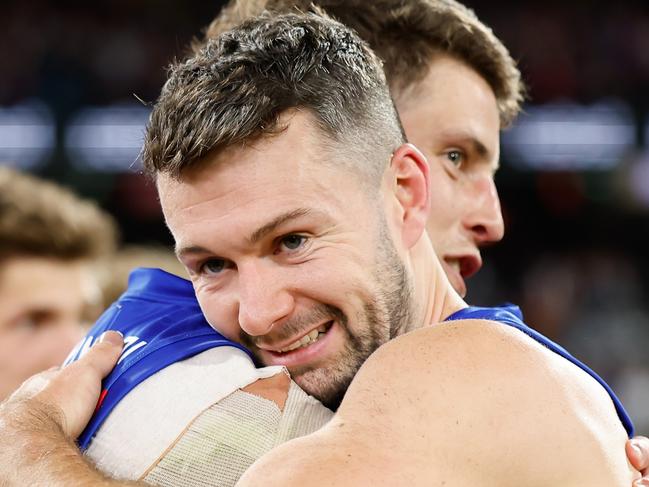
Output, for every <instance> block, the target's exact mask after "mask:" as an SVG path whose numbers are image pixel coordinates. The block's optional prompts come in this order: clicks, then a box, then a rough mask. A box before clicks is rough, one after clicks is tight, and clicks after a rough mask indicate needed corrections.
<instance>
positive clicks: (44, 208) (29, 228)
mask: <svg viewBox="0 0 649 487" xmlns="http://www.w3.org/2000/svg"><path fill="white" fill-rule="evenodd" d="M116 241H117V227H116V225H115V222H114V220H113V219H112V217H110V216H109V215H108V214H107V213H105V212H103V211H102V210H100V209H99V207H98V206H97V204H96V203H94V202H93V201H89V200H83V199H81V198H79V197H78V196H76V195H75V194H73V193H72V192H71V191H69V190H67V189H65V188H62V187H60V186H58V185H56V184H54V183H51V182H48V181H44V180H41V179H39V178H37V177H35V176H31V175H29V174H24V173H21V172H19V171H16V170H14V169H11V168H9V167H0V261H2V260H4V259H9V258H13V257H17V256H23V257H51V258H55V259H59V260H66V261H68V260H69V261H73V260H83V259H97V258H100V257H104V256H106V255H109V254H110V253H111V252H113V251H114V250H115V246H116Z"/></svg>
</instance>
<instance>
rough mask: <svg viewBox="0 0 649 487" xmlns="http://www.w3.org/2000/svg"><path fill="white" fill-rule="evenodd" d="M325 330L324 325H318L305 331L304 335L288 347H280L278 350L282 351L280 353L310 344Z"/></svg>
mask: <svg viewBox="0 0 649 487" xmlns="http://www.w3.org/2000/svg"><path fill="white" fill-rule="evenodd" d="M326 331H327V330H326V328H325V327H324V325H323V326H319V327H318V328H316V329H315V330H311V332H309V333H307V334H306V335H304V336H303V337H302V338H300V339H299V340H295V341H294V342H293V343H291V344H290V345H289V346H288V347H285V348H282V349H280V350H279V351H280V352H282V353H285V352H290V351H291V350H295V349H296V348H300V347H306V346H307V345H310V344H312V343H313V342H315V341H317V340H318V338H319V336H320V334H321V333H325V332H326Z"/></svg>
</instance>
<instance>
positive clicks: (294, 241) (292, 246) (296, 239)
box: [280, 234, 306, 250]
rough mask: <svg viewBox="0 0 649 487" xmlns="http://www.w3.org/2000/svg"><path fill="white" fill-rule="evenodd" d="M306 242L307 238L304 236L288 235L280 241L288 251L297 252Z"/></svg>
mask: <svg viewBox="0 0 649 487" xmlns="http://www.w3.org/2000/svg"><path fill="white" fill-rule="evenodd" d="M305 241H306V237H303V236H302V235H295V234H292V235H286V236H285V237H282V239H281V240H280V244H281V245H283V246H284V247H285V248H287V249H288V250H297V249H299V248H300V247H302V245H304V242H305Z"/></svg>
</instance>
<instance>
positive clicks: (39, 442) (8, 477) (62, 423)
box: [0, 333, 138, 486]
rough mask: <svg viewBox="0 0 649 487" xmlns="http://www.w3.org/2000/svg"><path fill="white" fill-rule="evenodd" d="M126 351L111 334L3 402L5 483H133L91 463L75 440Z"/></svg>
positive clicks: (1, 468)
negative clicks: (103, 382)
mask: <svg viewBox="0 0 649 487" xmlns="http://www.w3.org/2000/svg"><path fill="white" fill-rule="evenodd" d="M121 350H122V341H121V337H119V335H117V334H114V333H110V334H108V335H107V336H106V340H104V341H103V342H101V343H98V344H97V345H95V346H94V347H93V348H92V349H91V350H90V351H89V352H88V354H86V356H84V357H83V358H82V359H81V360H79V361H78V362H75V363H74V364H72V365H70V366H68V367H66V368H65V369H64V370H61V371H48V372H44V373H41V374H38V375H36V376H34V377H32V378H31V379H29V380H28V381H27V382H25V384H23V386H22V387H21V388H20V389H19V390H18V391H16V393H14V394H13V395H12V396H11V397H10V398H9V399H7V401H5V402H4V403H3V404H2V405H0V484H1V485H3V486H4V485H47V486H73V485H74V486H86V485H88V486H90V485H92V486H119V485H124V486H129V485H138V484H132V483H128V482H118V481H113V480H111V479H108V478H106V477H104V476H103V475H102V474H100V473H99V472H98V471H97V470H96V469H94V467H92V466H91V465H90V464H89V463H87V462H86V461H85V460H84V458H83V457H82V456H81V453H80V452H79V450H78V449H77V447H76V445H75V444H74V441H73V438H76V437H77V436H78V435H79V433H80V432H81V431H82V430H83V428H84V426H85V424H86V423H87V422H88V420H89V419H90V416H91V415H92V412H93V410H94V408H95V404H96V403H97V399H98V398H99V392H100V387H101V379H102V378H103V377H105V376H106V375H107V374H108V373H109V372H110V370H111V369H112V367H113V366H114V364H115V362H116V361H117V358H118V357H119V354H120V352H121Z"/></svg>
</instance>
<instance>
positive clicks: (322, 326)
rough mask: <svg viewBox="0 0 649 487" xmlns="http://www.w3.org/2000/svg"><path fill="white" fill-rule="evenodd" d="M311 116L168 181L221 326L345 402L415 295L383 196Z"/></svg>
mask: <svg viewBox="0 0 649 487" xmlns="http://www.w3.org/2000/svg"><path fill="white" fill-rule="evenodd" d="M307 118H308V117H307V115H304V114H297V115H295V116H294V118H293V119H292V120H291V122H290V124H289V127H288V128H287V130H285V131H284V132H282V133H281V134H279V135H276V136H273V137H271V138H269V139H264V140H261V141H258V142H255V143H254V144H252V146H251V145H247V146H246V147H245V148H236V147H235V148H230V149H227V150H225V151H223V152H221V153H220V154H218V155H217V156H216V158H215V159H214V160H210V161H206V162H205V163H204V164H203V165H202V166H201V167H200V168H198V169H196V170H189V171H188V172H187V173H186V174H183V177H182V179H181V180H180V181H178V180H173V179H171V178H169V177H166V176H164V175H161V176H159V177H158V189H159V193H160V199H161V203H162V207H163V210H164V213H165V217H166V220H167V224H168V226H169V228H170V229H171V232H172V233H173V235H174V238H175V240H176V250H177V253H178V256H179V258H180V260H181V261H182V262H183V264H184V265H185V266H186V268H187V270H188V272H189V275H190V278H191V279H192V282H193V284H194V289H195V291H196V295H197V297H198V300H199V303H200V305H201V308H202V309H203V312H204V314H205V316H206V317H207V319H208V321H209V322H210V323H211V324H212V326H213V327H214V328H216V329H217V330H218V331H219V332H221V333H222V334H224V335H225V336H227V337H228V338H230V339H233V340H236V341H239V342H242V343H243V344H245V345H246V346H248V347H249V348H250V349H251V350H252V352H253V353H254V354H255V356H256V357H257V359H258V360H259V362H261V363H262V364H264V365H284V366H286V367H287V368H288V369H289V371H290V372H291V376H292V377H293V378H294V380H295V381H296V382H297V383H298V384H299V385H300V386H301V387H302V388H303V389H304V390H306V391H307V392H308V393H310V394H312V395H314V396H315V397H317V398H319V399H320V400H322V401H323V402H324V403H325V404H328V405H331V406H335V405H336V404H337V402H338V401H339V400H340V398H341V396H342V394H343V392H344V391H345V390H346V388H347V386H348V384H349V382H350V381H351V379H352V378H353V376H354V375H355V373H356V371H357V370H358V368H359V367H360V365H361V364H362V363H363V362H364V361H365V359H366V358H367V356H369V354H371V353H372V352H373V351H374V350H375V349H376V348H377V347H378V346H379V345H381V344H382V343H384V342H386V341H387V340H388V339H389V338H390V334H391V326H392V327H395V326H399V325H400V324H399V321H400V320H409V318H408V316H409V313H408V311H409V310H410V308H411V306H412V304H411V301H412V300H411V296H410V293H409V282H410V280H409V277H408V275H407V272H406V270H405V269H404V267H403V264H402V261H401V258H400V257H399V254H398V252H397V250H396V249H395V244H394V243H393V242H392V241H391V239H390V238H389V234H390V232H389V231H388V230H387V228H386V226H387V225H388V224H387V223H386V221H385V215H384V211H385V210H384V202H383V201H382V200H381V199H379V198H382V196H375V197H370V196H368V194H367V191H365V190H361V189H360V188H363V185H362V183H361V181H360V180H359V177H358V176H357V175H356V174H353V173H352V172H350V170H349V169H346V168H343V167H337V166H336V165H335V164H323V163H322V162H320V158H322V157H324V156H323V153H322V151H321V150H319V148H318V147H319V146H320V144H319V143H318V141H317V140H316V139H315V135H314V129H312V128H311V124H310V123H309V121H308V119H307Z"/></svg>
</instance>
